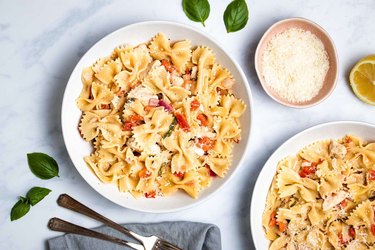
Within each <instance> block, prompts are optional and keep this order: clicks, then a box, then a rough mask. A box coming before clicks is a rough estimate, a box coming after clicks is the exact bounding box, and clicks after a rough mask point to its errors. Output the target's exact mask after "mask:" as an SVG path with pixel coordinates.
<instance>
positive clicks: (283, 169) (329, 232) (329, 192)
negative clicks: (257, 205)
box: [262, 135, 375, 250]
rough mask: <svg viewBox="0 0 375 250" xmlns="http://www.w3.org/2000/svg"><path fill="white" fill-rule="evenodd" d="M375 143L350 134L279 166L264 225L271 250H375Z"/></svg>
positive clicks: (319, 144)
mask: <svg viewBox="0 0 375 250" xmlns="http://www.w3.org/2000/svg"><path fill="white" fill-rule="evenodd" d="M374 212H375V143H368V144H367V143H364V142H362V141H361V140H360V139H359V138H356V137H354V136H350V135H347V136H345V137H344V138H342V139H339V140H324V141H318V142H315V143H313V144H311V145H309V146H307V147H305V148H304V149H302V150H301V151H300V152H299V153H298V154H297V155H296V156H288V157H287V158H285V159H283V160H282V161H280V162H279V163H278V166H277V172H276V175H275V176H274V178H273V181H272V184H271V187H270V190H269V192H268V196H267V200H266V207H265V210H264V213H263V218H262V223H263V227H264V230H265V233H266V237H267V239H269V240H270V241H271V244H270V247H269V249H272V250H273V249H275V250H276V249H374V248H375V217H374Z"/></svg>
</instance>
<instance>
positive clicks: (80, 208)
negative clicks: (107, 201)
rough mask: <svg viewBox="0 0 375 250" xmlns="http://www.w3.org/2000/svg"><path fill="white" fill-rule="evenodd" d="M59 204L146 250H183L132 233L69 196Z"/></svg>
mask: <svg viewBox="0 0 375 250" xmlns="http://www.w3.org/2000/svg"><path fill="white" fill-rule="evenodd" d="M57 204H59V206H61V207H65V208H67V209H70V210H72V211H75V212H77V213H80V214H83V215H86V216H88V217H91V218H93V219H95V220H97V221H100V222H102V223H104V224H106V225H107V226H109V227H111V228H113V229H115V230H117V231H119V232H121V233H123V234H126V235H128V236H130V237H132V238H134V239H136V240H137V241H138V242H140V243H142V245H143V246H144V249H145V250H162V249H163V250H164V249H165V250H182V249H181V248H179V247H177V246H175V245H173V244H172V243H170V242H168V241H166V240H163V239H161V238H159V237H157V236H155V235H152V236H142V235H139V234H137V233H135V232H132V231H130V230H128V229H127V228H125V227H123V226H121V225H119V224H117V223H116V222H114V221H112V220H110V219H108V218H106V217H104V216H103V215H101V214H99V213H97V212H95V211H94V210H92V209H91V208H88V207H86V206H85V205H83V204H82V203H80V202H79V201H77V200H75V199H73V198H72V197H70V196H69V195H67V194H61V195H60V196H59V198H58V199H57Z"/></svg>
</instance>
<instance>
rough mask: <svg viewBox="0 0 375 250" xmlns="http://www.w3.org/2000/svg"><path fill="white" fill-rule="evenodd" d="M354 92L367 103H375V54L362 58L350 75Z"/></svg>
mask: <svg viewBox="0 0 375 250" xmlns="http://www.w3.org/2000/svg"><path fill="white" fill-rule="evenodd" d="M349 81H350V86H351V87H352V89H353V91H354V94H355V95H356V96H357V97H358V98H359V99H361V100H362V101H364V102H365V103H368V104H371V105H375V55H370V56H366V57H364V58H362V59H361V60H360V61H359V62H357V64H356V65H355V66H354V67H353V69H352V71H351V72H350V76H349Z"/></svg>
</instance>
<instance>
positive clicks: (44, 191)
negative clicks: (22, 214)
mask: <svg viewBox="0 0 375 250" xmlns="http://www.w3.org/2000/svg"><path fill="white" fill-rule="evenodd" d="M50 192H51V190H50V189H48V188H43V187H33V188H32V189H30V190H29V192H27V194H26V197H27V199H28V200H29V203H30V205H31V206H34V205H35V204H37V203H38V202H39V201H41V200H43V198H44V197H46V196H47V195H48V194H49V193H50Z"/></svg>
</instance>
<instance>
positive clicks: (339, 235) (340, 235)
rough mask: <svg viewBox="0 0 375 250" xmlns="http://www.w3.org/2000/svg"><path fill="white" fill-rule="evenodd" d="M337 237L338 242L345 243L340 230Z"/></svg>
mask: <svg viewBox="0 0 375 250" xmlns="http://www.w3.org/2000/svg"><path fill="white" fill-rule="evenodd" d="M338 237H339V240H340V243H341V244H345V240H344V237H343V235H342V233H341V232H340V233H339V234H338Z"/></svg>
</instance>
